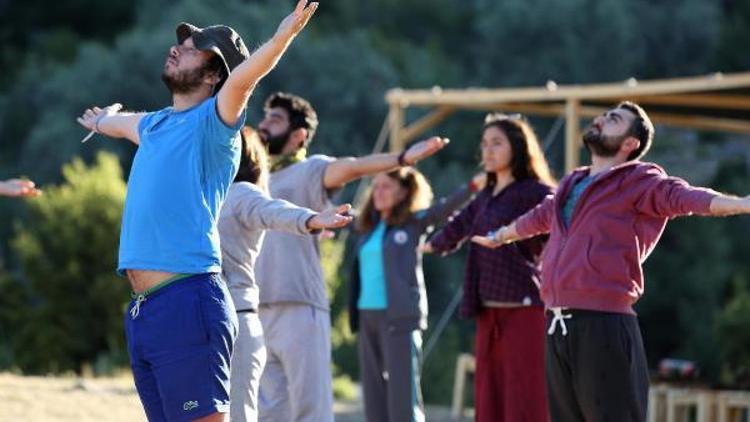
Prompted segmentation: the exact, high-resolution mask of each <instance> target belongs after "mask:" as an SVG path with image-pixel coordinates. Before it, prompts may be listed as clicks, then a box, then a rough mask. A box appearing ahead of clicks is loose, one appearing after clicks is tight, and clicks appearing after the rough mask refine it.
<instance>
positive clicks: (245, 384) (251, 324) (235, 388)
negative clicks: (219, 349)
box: [229, 312, 266, 422]
mask: <svg viewBox="0 0 750 422" xmlns="http://www.w3.org/2000/svg"><path fill="white" fill-rule="evenodd" d="M237 320H238V322H239V330H238V334H237V340H236V341H235V342H234V352H233V353H232V363H231V370H232V372H231V377H230V378H229V382H230V386H231V388H230V391H229V398H230V405H229V416H230V419H231V421H232V422H256V421H257V420H258V386H259V385H260V376H261V374H262V373H263V367H264V366H265V365H266V346H265V343H264V342H263V328H262V327H261V325H260V319H259V318H258V314H257V313H253V312H238V313H237Z"/></svg>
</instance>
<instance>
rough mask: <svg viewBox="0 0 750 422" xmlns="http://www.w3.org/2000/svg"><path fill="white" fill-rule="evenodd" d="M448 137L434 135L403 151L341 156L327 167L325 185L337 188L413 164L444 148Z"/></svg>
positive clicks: (324, 176)
mask: <svg viewBox="0 0 750 422" xmlns="http://www.w3.org/2000/svg"><path fill="white" fill-rule="evenodd" d="M448 142H450V141H449V140H448V138H440V137H438V136H433V137H432V138H429V139H426V140H424V141H421V142H417V143H416V144H414V145H412V146H411V147H410V148H409V149H407V150H406V151H404V152H403V153H400V154H399V153H390V154H371V155H366V156H364V157H358V158H340V159H338V160H336V161H334V162H332V163H331V164H329V165H328V167H326V172H325V174H324V175H323V185H324V186H325V187H326V189H337V188H340V187H342V186H344V185H345V184H347V183H349V182H351V181H352V180H356V179H359V178H361V177H365V176H369V175H372V174H376V173H380V172H384V171H390V170H395V169H397V168H399V167H400V166H402V165H407V166H411V165H414V164H416V162H417V161H419V160H422V159H424V158H427V157H429V156H431V155H433V154H435V153H436V152H438V151H440V150H441V149H443V147H444V146H445V145H447V144H448Z"/></svg>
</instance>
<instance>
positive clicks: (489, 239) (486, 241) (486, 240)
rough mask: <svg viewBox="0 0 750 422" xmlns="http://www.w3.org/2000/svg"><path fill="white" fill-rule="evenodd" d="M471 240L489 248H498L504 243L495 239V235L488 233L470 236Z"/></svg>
mask: <svg viewBox="0 0 750 422" xmlns="http://www.w3.org/2000/svg"><path fill="white" fill-rule="evenodd" d="M471 241H472V242H474V243H476V244H478V245H481V246H484V247H485V248H490V249H495V248H499V247H500V246H503V245H504V243H500V242H498V241H497V240H495V236H494V235H492V234H488V235H487V236H472V237H471Z"/></svg>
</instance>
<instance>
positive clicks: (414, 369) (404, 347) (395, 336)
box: [357, 310, 425, 422]
mask: <svg viewBox="0 0 750 422" xmlns="http://www.w3.org/2000/svg"><path fill="white" fill-rule="evenodd" d="M357 341H358V343H359V367H360V381H361V382H362V392H363V395H364V401H365V416H366V417H367V420H368V421H370V422H402V421H424V420H425V416H424V406H423V404H422V390H421V387H420V371H421V367H422V332H421V331H420V330H412V329H399V328H396V327H395V326H393V325H391V324H389V322H388V320H387V318H386V315H385V311H368V310H360V311H359V334H358V337H357Z"/></svg>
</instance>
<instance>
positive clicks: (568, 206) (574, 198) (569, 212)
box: [562, 176, 594, 227]
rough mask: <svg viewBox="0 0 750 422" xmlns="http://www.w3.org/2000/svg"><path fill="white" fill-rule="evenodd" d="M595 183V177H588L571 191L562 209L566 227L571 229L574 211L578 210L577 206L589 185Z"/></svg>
mask: <svg viewBox="0 0 750 422" xmlns="http://www.w3.org/2000/svg"><path fill="white" fill-rule="evenodd" d="M593 181H594V178H593V177H591V176H586V177H584V178H583V179H581V180H579V181H578V183H576V184H575V186H573V189H571V190H570V193H569V194H568V197H567V198H566V199H565V203H564V204H563V209H562V217H563V222H564V223H565V227H570V220H571V219H572V218H573V211H575V209H576V204H577V203H578V200H579V199H581V195H582V194H583V191H584V190H586V188H587V187H588V185H590V184H591V182H593Z"/></svg>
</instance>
